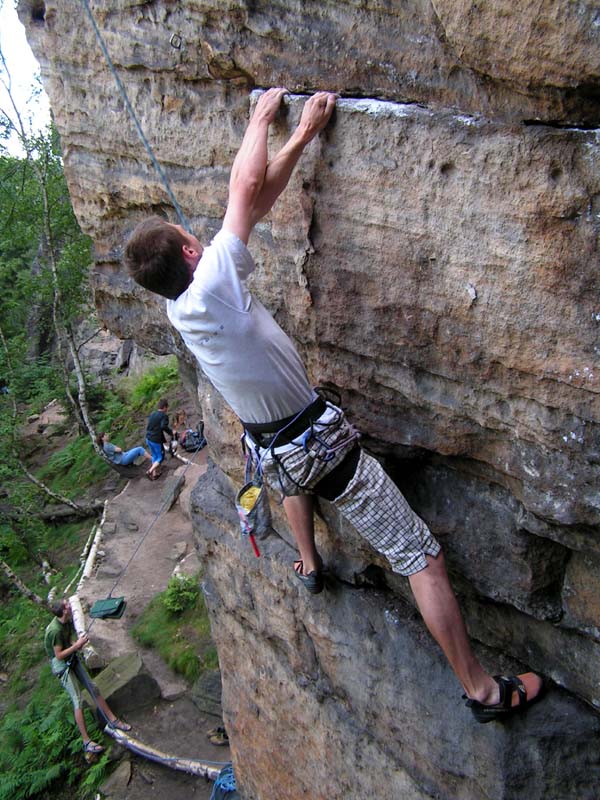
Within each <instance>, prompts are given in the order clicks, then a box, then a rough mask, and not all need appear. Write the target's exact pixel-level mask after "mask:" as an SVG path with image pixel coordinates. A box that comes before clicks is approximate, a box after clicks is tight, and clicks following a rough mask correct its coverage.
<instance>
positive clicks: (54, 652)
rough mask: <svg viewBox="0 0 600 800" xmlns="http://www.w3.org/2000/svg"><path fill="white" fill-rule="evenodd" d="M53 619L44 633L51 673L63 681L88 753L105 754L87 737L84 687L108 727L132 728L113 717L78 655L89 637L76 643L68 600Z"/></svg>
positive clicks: (56, 609) (57, 607) (61, 603)
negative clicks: (82, 691) (83, 696)
mask: <svg viewBox="0 0 600 800" xmlns="http://www.w3.org/2000/svg"><path fill="white" fill-rule="evenodd" d="M52 613H53V614H54V619H53V620H52V622H51V623H50V624H49V625H48V627H47V628H46V632H45V634H44V648H45V650H46V653H47V655H48V658H49V659H50V667H51V669H52V673H53V674H54V675H56V676H57V677H58V678H60V683H61V685H62V687H63V689H65V691H66V692H67V694H68V695H69V697H70V698H71V702H72V703H73V708H74V712H75V722H76V723H77V727H78V728H79V732H80V733H81V737H82V739H83V749H84V750H85V752H86V753H91V754H93V755H97V754H99V753H102V752H103V751H104V747H102V745H100V744H97V743H96V742H94V741H92V740H91V739H90V737H89V735H88V732H87V728H86V725H85V718H84V716H83V707H82V697H81V688H82V686H84V687H85V688H86V689H89V690H91V693H92V694H93V698H92V699H93V700H94V702H95V703H96V705H97V706H98V708H99V709H100V711H101V713H102V715H103V716H104V717H105V718H106V720H107V722H108V724H109V725H110V726H111V727H112V728H115V729H116V730H119V731H130V730H131V725H129V724H128V723H127V722H124V721H123V720H121V719H119V718H118V717H116V716H115V714H113V712H112V711H111V710H110V708H109V707H108V703H107V702H106V700H105V699H104V698H103V697H102V695H101V694H100V692H99V691H98V687H97V686H96V684H95V683H93V682H92V679H91V678H90V676H89V675H88V673H87V670H86V668H85V666H84V665H83V664H82V662H81V661H80V659H79V657H78V655H77V654H78V652H79V651H80V650H81V649H82V648H83V647H85V646H86V644H87V643H88V637H87V636H85V635H83V636H80V637H79V638H78V639H76V641H73V640H74V639H75V628H74V627H73V621H72V620H73V616H72V613H71V604H70V603H69V601H68V600H60V601H59V602H58V603H55V604H54V605H53V606H52Z"/></svg>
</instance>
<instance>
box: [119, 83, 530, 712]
mask: <svg viewBox="0 0 600 800" xmlns="http://www.w3.org/2000/svg"><path fill="white" fill-rule="evenodd" d="M285 94H286V90H285V89H270V90H269V91H267V92H265V93H264V94H262V95H261V97H260V98H259V100H258V102H257V104H256V108H255V110H254V114H253V115H252V118H251V120H250V123H249V124H248V128H247V130H246V133H245V135H244V139H243V141H242V145H241V147H240V150H239V152H238V154H237V156H236V158H235V160H234V163H233V167H232V171H231V178H230V183H229V203H228V206H227V211H226V214H225V218H224V220H223V227H222V229H221V230H220V231H219V233H218V234H217V235H216V236H215V237H214V239H213V241H212V243H211V244H210V245H209V246H208V247H206V248H205V247H203V245H202V244H200V242H199V241H198V239H197V238H196V237H195V236H193V235H192V234H191V233H187V232H186V231H184V230H183V229H182V228H181V227H180V226H179V225H174V224H171V223H168V222H166V221H165V220H163V219H161V218H158V217H153V218H150V219H148V220H145V221H144V222H142V223H140V224H139V225H138V226H137V227H136V229H135V230H134V232H133V234H132V235H131V237H130V238H129V241H128V243H127V246H126V250H125V260H126V264H127V267H128V269H129V272H130V274H131V275H132V276H133V278H134V279H135V280H136V281H137V282H138V283H139V284H141V285H142V286H144V287H146V288H147V289H150V290H151V291H153V292H156V293H157V294H161V295H163V296H164V297H166V298H167V314H168V316H169V319H170V320H171V322H172V323H173V325H174V326H175V327H176V328H177V330H178V331H179V332H180V333H181V336H182V338H183V340H184V341H185V343H186V345H187V347H188V348H189V349H190V350H191V352H192V353H193V354H194V355H195V357H196V358H197V360H198V362H199V364H200V366H201V367H202V369H203V371H204V372H205V374H206V375H207V377H208V378H209V380H210V381H211V382H212V383H213V385H214V386H215V388H216V389H218V390H219V391H220V392H221V394H222V395H223V397H224V398H225V399H226V401H227V402H228V403H229V405H230V406H231V407H232V408H233V410H234V411H235V412H236V414H237V415H238V416H239V417H240V419H241V420H242V421H243V425H244V428H245V431H246V437H245V439H246V442H247V444H248V445H249V447H250V449H251V452H252V454H253V458H254V459H255V460H256V461H257V462H260V465H261V467H262V469H263V471H264V475H265V477H266V479H267V480H268V481H269V482H270V483H271V484H272V485H274V486H275V487H276V488H278V489H281V490H282V491H283V493H284V495H285V499H284V508H285V511H286V514H287V517H288V520H289V523H290V527H291V529H292V532H293V534H294V537H295V540H296V544H297V546H298V550H299V558H298V560H297V561H296V562H295V563H294V571H295V575H296V577H297V578H298V579H299V580H300V581H301V582H302V583H303V585H304V586H305V587H306V589H308V590H309V591H311V592H315V593H316V592H319V591H321V590H322V588H323V575H322V571H323V564H322V561H321V558H320V555H319V553H318V551H317V549H316V546H315V538H314V528H313V507H312V497H311V495H317V496H321V497H324V498H326V499H327V500H330V501H331V502H333V503H335V505H336V507H337V508H338V509H339V510H340V512H341V513H342V514H343V515H344V516H345V517H346V519H348V520H349V521H350V522H351V523H352V524H353V525H354V527H355V528H356V529H357V530H358V532H359V533H360V534H361V535H362V536H364V537H365V538H366V539H367V540H368V541H369V542H370V543H371V544H372V545H373V547H375V548H376V549H377V550H378V551H379V552H381V553H383V554H384V555H385V556H386V557H387V558H388V560H389V562H390V564H391V567H392V570H393V571H395V572H398V573H400V574H402V575H405V576H407V577H408V580H409V582H410V586H411V589H412V591H413V594H414V596H415V600H416V602H417V605H418V607H419V610H420V612H421V614H422V615H423V618H424V620H425V623H426V624H427V627H428V628H429V630H430V632H431V633H432V635H433V636H434V638H435V639H436V641H437V642H438V644H439V645H440V646H441V648H442V650H443V651H444V653H445V655H446V657H447V659H448V661H449V663H450V665H451V666H452V668H453V670H454V672H455V673H456V675H457V677H458V679H459V680H460V682H461V683H462V685H463V687H464V690H465V693H466V695H467V698H468V701H467V704H468V706H469V707H470V709H471V711H472V712H473V714H474V715H475V717H476V719H477V720H478V721H480V722H487V721H489V720H492V719H499V718H503V717H506V716H508V715H510V714H512V713H514V712H515V711H519V710H524V709H525V708H527V707H528V706H529V705H530V704H531V703H533V702H535V701H536V700H537V699H539V698H540V697H541V692H542V687H543V682H542V679H541V677H540V676H538V675H536V674H535V673H533V672H528V673H526V674H523V675H519V676H511V677H506V678H505V677H497V678H493V677H492V676H491V675H489V674H488V673H487V672H486V671H485V670H484V669H483V667H482V666H481V664H480V663H479V661H478V660H477V658H476V657H475V654H474V653H473V650H472V648H471V645H470V642H469V639H468V636H467V632H466V628H465V625H464V622H463V619H462V616H461V613H460V610H459V607H458V603H457V601H456V598H455V596H454V593H453V591H452V588H451V586H450V583H449V580H448V575H447V572H446V565H445V561H444V556H443V554H442V553H441V550H440V545H439V544H438V542H437V541H436V540H435V539H434V537H433V536H432V534H431V533H430V531H429V529H428V528H427V526H426V525H425V523H424V522H423V520H421V519H420V518H419V517H418V516H417V515H416V514H415V513H414V512H413V511H412V509H411V508H410V507H409V506H408V504H407V502H406V500H405V499H404V497H403V496H402V494H401V493H400V491H399V490H398V488H397V487H396V485H395V484H394V483H393V482H392V481H391V479H390V478H389V477H388V476H387V475H386V474H385V472H384V471H383V469H382V467H381V465H380V464H379V462H378V461H376V460H375V459H374V458H372V457H371V456H370V455H368V454H367V453H366V452H364V451H363V450H362V449H361V448H360V446H359V445H358V443H357V438H358V434H357V432H356V431H355V430H354V429H353V428H352V427H351V426H350V425H349V424H348V422H347V421H346V419H345V417H344V413H343V411H342V410H341V409H340V408H338V407H337V406H335V405H334V404H332V403H330V402H327V401H325V400H324V399H322V398H321V397H320V396H318V395H317V394H316V393H315V392H314V391H313V389H312V388H311V385H310V383H309V381H308V378H307V375H306V371H305V368H304V365H303V363H302V361H301V359H300V356H299V355H298V353H297V351H296V349H295V347H294V345H293V343H292V342H291V340H290V339H289V338H288V336H287V335H286V334H285V333H284V332H283V330H281V328H280V327H279V326H278V325H277V323H276V322H275V320H274V319H273V318H272V316H271V315H270V314H269V312H268V311H267V310H266V309H265V308H264V306H263V305H262V304H261V303H260V302H259V301H258V300H257V299H256V298H255V297H253V296H252V295H251V294H250V291H249V290H248V287H247V285H246V279H247V278H248V276H249V275H250V274H251V273H252V271H253V270H254V268H255V265H254V262H253V260H252V256H251V255H250V253H249V251H248V249H247V247H246V245H247V243H248V239H249V236H250V233H251V231H252V229H253V227H254V225H255V224H256V223H257V222H258V221H259V220H260V219H261V218H262V217H264V215H265V214H267V212H268V211H269V210H270V209H271V207H272V206H273V204H274V202H275V200H276V199H277V197H278V196H279V195H280V193H281V192H282V191H283V189H284V188H285V186H286V185H287V183H288V181H289V178H290V176H291V174H292V171H293V169H294V166H295V165H296V163H297V161H298V159H299V157H300V155H301V154H302V151H303V150H304V148H305V147H306V145H307V144H308V143H309V142H310V141H311V140H312V139H313V138H314V137H315V136H316V135H317V134H318V133H319V132H320V131H321V130H323V128H324V127H325V125H326V124H327V122H328V121H329V119H330V117H331V114H332V112H333V109H334V107H335V103H336V96H335V95H334V94H330V93H327V92H317V93H316V94H315V95H314V96H313V97H311V98H310V99H309V100H307V102H306V103H305V105H304V109H303V111H302V115H301V119H300V122H299V124H298V127H297V128H296V129H295V131H294V132H293V133H292V135H291V137H290V139H289V140H288V142H287V143H286V144H285V145H284V146H283V148H282V149H281V150H280V151H279V152H278V153H277V154H276V155H275V156H274V157H273V158H272V159H271V160H270V161H269V160H268V157H267V135H268V130H269V126H270V124H271V123H272V122H273V120H274V119H275V116H276V114H277V110H278V108H279V106H280V104H281V102H282V99H283V96H284V95H285Z"/></svg>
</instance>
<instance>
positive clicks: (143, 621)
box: [132, 578, 219, 682]
mask: <svg viewBox="0 0 600 800" xmlns="http://www.w3.org/2000/svg"><path fill="white" fill-rule="evenodd" d="M167 592H169V593H170V595H171V598H172V600H173V601H174V604H175V605H176V606H180V605H181V604H182V603H187V607H186V608H185V609H184V610H181V611H179V610H175V611H172V610H169V609H168V608H167V604H166V602H165V598H166V596H167ZM192 598H193V599H192ZM132 633H133V637H134V639H136V641H138V642H139V643H140V644H142V645H144V646H145V647H153V648H154V649H156V650H157V651H158V653H159V654H160V656H161V657H162V658H163V660H164V661H165V663H167V664H168V665H169V666H170V667H171V669H173V670H174V671H175V672H178V673H179V674H180V675H183V676H184V678H186V680H188V681H190V682H193V681H195V680H196V679H197V678H198V676H199V675H200V673H201V672H202V671H203V670H205V669H215V668H216V667H218V665H219V664H218V659H217V652H216V649H215V647H214V645H213V644H212V641H211V638H210V623H209V621H208V612H207V610H206V605H205V603H204V598H203V597H202V594H201V592H200V589H199V587H198V579H197V578H184V579H180V578H175V579H173V578H172V579H171V581H169V588H167V589H166V590H165V591H164V592H162V593H161V594H158V595H156V597H154V598H153V599H152V600H151V601H150V603H149V604H148V606H147V607H146V608H145V609H144V612H143V613H142V614H141V616H140V617H139V619H138V621H137V622H136V624H135V626H134V628H133V631H132Z"/></svg>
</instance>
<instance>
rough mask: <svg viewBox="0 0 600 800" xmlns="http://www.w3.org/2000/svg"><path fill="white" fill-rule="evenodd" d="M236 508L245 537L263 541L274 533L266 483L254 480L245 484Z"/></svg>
mask: <svg viewBox="0 0 600 800" xmlns="http://www.w3.org/2000/svg"><path fill="white" fill-rule="evenodd" d="M235 507H236V508H237V512H238V515H239V518H240V528H241V530H242V535H243V536H253V537H254V538H255V539H258V540H259V541H262V540H263V539H266V538H267V537H268V536H269V535H270V534H271V533H272V531H273V528H272V518H271V506H270V505H269V495H268V493H267V487H266V486H265V485H264V483H262V482H259V481H257V480H256V479H254V480H252V481H249V482H248V483H246V484H244V486H242V488H241V489H240V490H239V492H238V493H237V495H236V498H235Z"/></svg>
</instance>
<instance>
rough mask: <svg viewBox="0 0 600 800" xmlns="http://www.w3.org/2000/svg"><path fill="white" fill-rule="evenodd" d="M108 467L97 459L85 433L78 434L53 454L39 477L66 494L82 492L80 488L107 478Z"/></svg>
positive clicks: (75, 494) (79, 493) (75, 495)
mask: <svg viewBox="0 0 600 800" xmlns="http://www.w3.org/2000/svg"><path fill="white" fill-rule="evenodd" d="M109 473H110V466H109V465H108V464H107V463H106V462H105V461H104V459H102V458H99V457H98V455H97V454H96V452H95V450H94V448H93V447H92V443H91V441H90V439H89V437H87V436H78V437H77V438H76V439H73V440H71V441H70V442H67V444H65V446H64V447H63V448H62V449H61V450H57V451H56V452H55V453H53V454H52V455H51V456H50V458H49V459H48V461H47V462H46V463H45V464H44V466H43V467H42V469H40V470H39V472H38V476H37V477H38V478H40V480H42V481H44V482H46V483H48V484H49V485H50V486H51V487H52V488H53V489H54V490H55V491H58V492H61V494H64V495H66V496H67V497H77V496H78V495H81V492H82V490H83V489H85V488H87V487H89V486H93V485H94V484H95V483H99V482H100V481H101V480H103V479H104V478H106V476H107V475H108V474H109Z"/></svg>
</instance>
